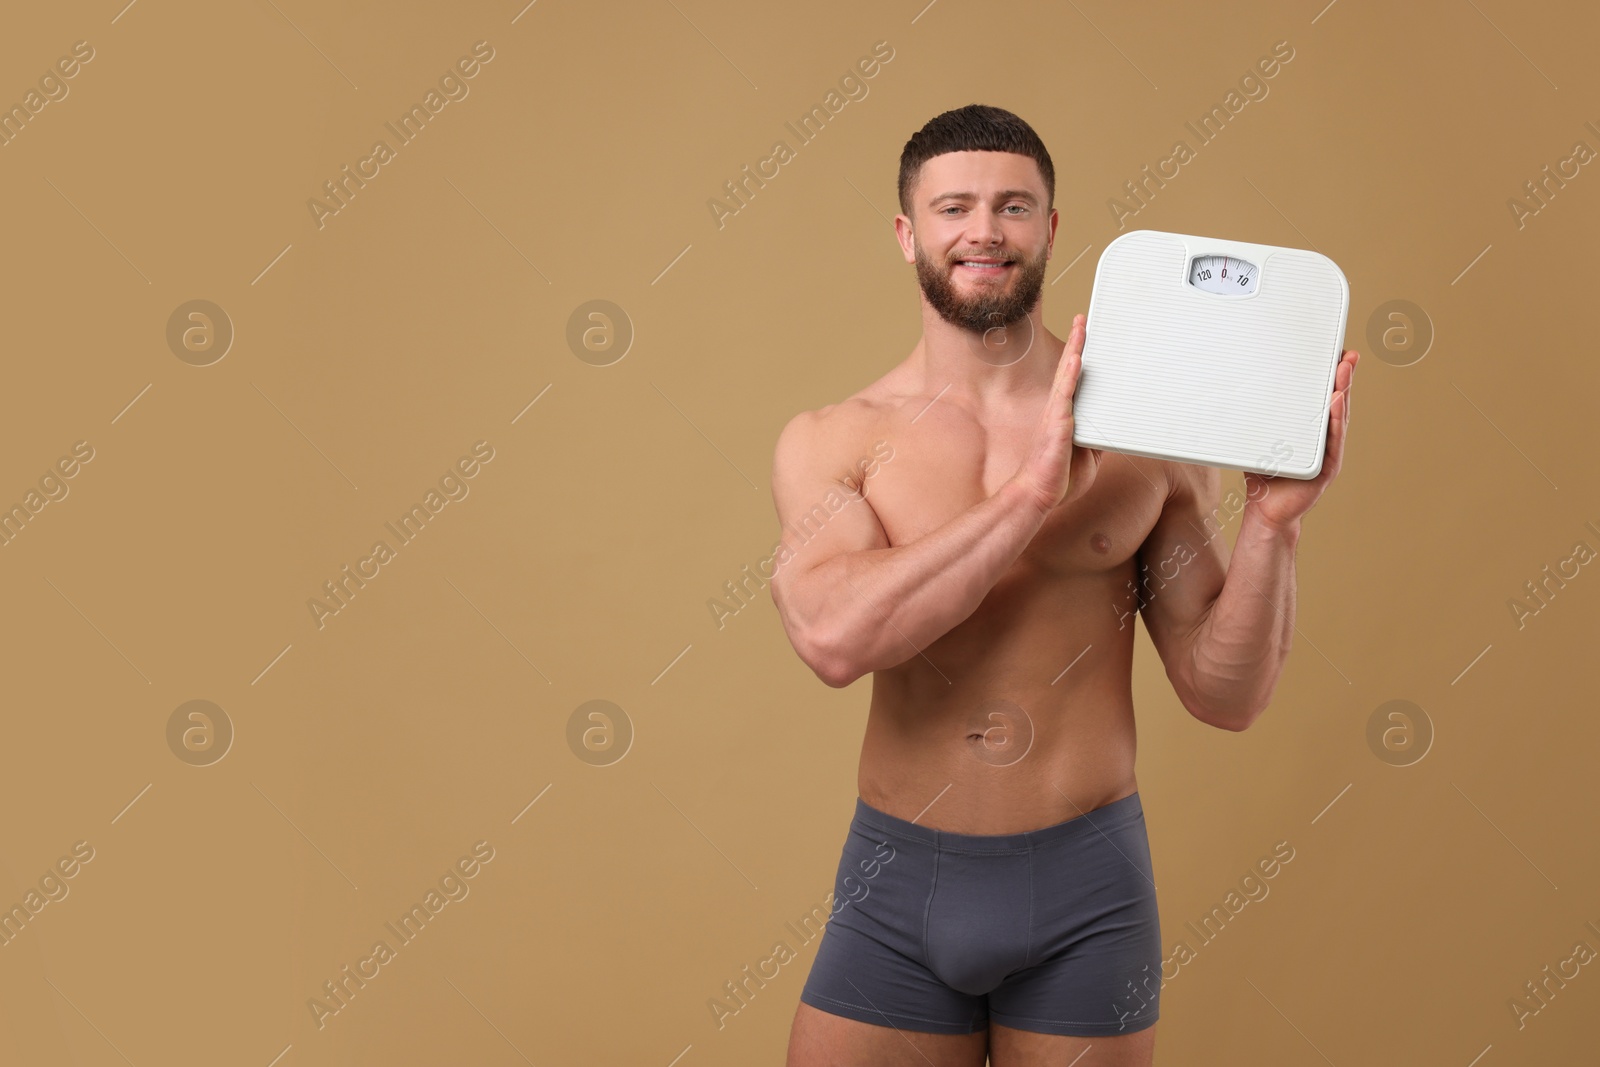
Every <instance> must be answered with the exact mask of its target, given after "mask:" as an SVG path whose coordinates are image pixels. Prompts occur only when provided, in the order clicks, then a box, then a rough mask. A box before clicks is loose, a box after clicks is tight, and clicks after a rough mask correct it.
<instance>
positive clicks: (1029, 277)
mask: <svg viewBox="0 0 1600 1067" xmlns="http://www.w3.org/2000/svg"><path fill="white" fill-rule="evenodd" d="M913 247H914V249H915V252H916V263H917V282H918V283H919V284H920V285H921V286H922V293H923V295H924V296H926V297H927V298H928V303H929V304H931V305H932V306H933V309H934V310H935V311H937V312H938V313H939V316H940V317H941V318H943V319H944V320H945V321H946V322H948V323H950V324H952V325H954V326H960V327H963V328H965V329H968V330H971V331H972V332H974V333H977V334H984V333H986V332H987V331H989V330H992V329H995V328H997V327H1005V326H1010V325H1011V324H1012V323H1014V322H1017V321H1018V320H1020V319H1021V318H1022V317H1023V316H1025V315H1027V314H1028V313H1029V312H1030V311H1032V310H1033V309H1034V308H1035V307H1037V306H1038V304H1039V294H1040V292H1041V291H1042V290H1043V289H1044V268H1045V263H1046V258H1045V257H1046V256H1047V255H1048V249H1040V251H1039V255H1038V258H1036V259H1033V260H1028V259H1023V258H1020V257H1019V258H1014V259H1012V260H1011V262H1014V263H1015V264H1016V266H1015V267H1012V268H1009V269H1011V270H1015V271H1016V272H1017V275H1018V276H1017V277H1016V278H1015V279H1014V280H1011V281H1008V282H1006V283H1005V285H1003V286H1000V285H994V284H990V283H980V285H979V286H978V291H977V293H976V294H975V295H973V296H964V295H963V294H962V293H960V292H959V291H958V290H957V289H956V287H955V284H954V283H953V282H952V281H951V280H950V275H951V274H952V273H953V272H954V271H955V270H956V263H957V262H958V261H959V257H958V258H957V259H952V260H950V261H948V262H947V263H945V264H943V265H942V266H941V265H939V264H935V263H934V262H933V260H931V259H929V258H928V257H927V256H926V255H925V254H924V253H923V251H922V245H921V244H914V246H913ZM1000 258H1005V255H1004V254H1000Z"/></svg>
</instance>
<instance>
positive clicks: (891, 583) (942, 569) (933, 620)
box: [807, 481, 1047, 685]
mask: <svg viewBox="0 0 1600 1067" xmlns="http://www.w3.org/2000/svg"><path fill="white" fill-rule="evenodd" d="M1046 514H1047V512H1046V511H1045V510H1044V509H1043V507H1042V506H1041V505H1040V504H1039V502H1038V500H1037V498H1036V497H1035V496H1034V495H1033V494H1031V493H1030V492H1028V491H1026V490H1024V489H1023V488H1022V487H1020V486H1019V485H1017V484H1016V483H1014V482H1011V481H1008V482H1006V483H1005V484H1004V485H1003V486H1001V488H1000V489H999V490H997V491H996V492H995V494H994V495H993V496H991V497H989V498H988V499H987V500H984V501H983V502H982V503H979V504H975V505H973V506H972V507H971V508H968V509H967V510H966V511H964V512H962V513H961V514H959V515H957V516H955V517H954V518H952V519H951V520H950V521H948V522H946V523H945V524H944V525H942V526H940V527H938V528H937V529H934V530H931V531H929V532H928V533H926V534H924V535H923V536H922V537H919V538H917V539H916V540H915V541H912V542H909V543H907V544H904V545H897V546H895V547H893V548H882V549H872V550H868V551H864V552H847V553H844V554H843V555H840V556H838V557H836V558H834V559H831V560H829V561H828V562H827V563H825V564H823V565H821V566H819V567H818V568H817V569H816V570H815V571H813V572H811V573H810V574H809V575H807V581H808V583H814V584H812V589H813V590H815V591H817V592H819V593H823V594H824V595H826V596H827V598H828V610H827V612H826V613H825V615H824V616H823V618H824V621H823V622H822V623H821V624H820V628H821V629H823V631H824V632H823V633H822V634H819V635H818V644H819V647H820V648H822V649H823V650H824V655H825V657H826V658H827V659H828V660H829V661H830V672H831V673H832V674H833V675H835V677H836V680H837V684H839V685H847V684H849V682H851V681H854V680H855V679H856V678H859V677H861V676H862V675H865V674H869V673H871V672H872V671H876V670H882V669H885V668H888V667H893V666H896V665H898V664H901V663H904V662H905V661H906V660H908V659H910V658H912V657H913V656H916V655H918V654H920V653H921V652H922V651H923V650H924V649H926V648H927V647H928V646H929V645H930V644H932V643H933V642H934V641H936V640H937V639H938V638H940V637H942V636H943V635H944V634H946V633H948V632H949V631H950V630H951V629H952V628H954V627H955V626H956V625H957V624H958V623H960V622H961V621H962V620H964V619H966V618H967V617H968V616H969V615H971V614H972V613H973V612H974V611H976V610H977V607H978V605H979V604H980V603H982V602H983V598H984V597H986V596H987V595H988V594H989V590H991V589H992V588H994V584H995V582H997V581H999V579H1000V576H1001V575H1002V574H1004V573H1005V571H1006V569H1007V568H1008V567H1010V566H1011V564H1012V563H1013V562H1014V561H1015V560H1016V558H1017V557H1018V556H1019V555H1021V554H1022V550H1023V549H1024V548H1026V547H1027V545H1028V542H1029V541H1031V540H1032V539H1033V535H1034V534H1035V533H1036V532H1037V531H1038V529H1039V527H1040V526H1041V525H1043V523H1044V519H1045V516H1046Z"/></svg>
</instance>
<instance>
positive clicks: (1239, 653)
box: [1189, 507, 1300, 730]
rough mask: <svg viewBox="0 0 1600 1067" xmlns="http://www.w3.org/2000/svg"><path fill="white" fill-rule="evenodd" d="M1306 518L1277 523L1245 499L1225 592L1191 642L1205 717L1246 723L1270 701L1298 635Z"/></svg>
mask: <svg viewBox="0 0 1600 1067" xmlns="http://www.w3.org/2000/svg"><path fill="white" fill-rule="evenodd" d="M1299 540H1300V522H1299V520H1298V519H1297V520H1295V522H1294V523H1293V524H1292V525H1290V526H1288V527H1277V526H1273V525H1272V524H1270V523H1268V522H1266V521H1264V520H1263V519H1261V518H1260V516H1259V514H1258V513H1257V512H1256V511H1255V509H1254V508H1250V507H1246V508H1245V511H1244V516H1243V518H1242V519H1241V522H1240V527H1239V537H1238V540H1237V541H1236V543H1235V544H1234V548H1233V555H1232V558H1231V560H1230V561H1229V564H1228V573H1227V578H1226V579H1225V580H1224V582H1223V586H1222V592H1221V593H1219V594H1218V596H1217V600H1216V603H1215V604H1213V605H1212V608H1211V610H1210V612H1209V613H1207V615H1206V618H1205V620H1204V622H1202V623H1201V625H1200V629H1199V631H1198V632H1197V633H1196V635H1195V639H1194V642H1193V644H1192V645H1191V646H1190V652H1191V655H1190V664H1189V666H1190V685H1191V689H1192V698H1193V699H1194V700H1195V701H1196V702H1197V703H1198V704H1199V705H1200V707H1201V708H1203V709H1204V711H1205V713H1206V714H1205V716H1204V719H1205V721H1207V722H1210V723H1211V724H1212V725H1214V726H1220V727H1222V728H1224V729H1230V730H1242V729H1244V728H1245V727H1246V726H1249V725H1250V723H1251V722H1253V721H1254V720H1255V718H1256V716H1258V715H1260V714H1261V712H1262V711H1263V710H1264V709H1265V708H1266V706H1267V703H1268V701H1269V700H1270V699H1271V697H1272V690H1273V688H1274V687H1275V686H1276V685H1277V683H1278V676H1279V674H1280V673H1281V672H1282V671H1283V663H1284V660H1285V659H1286V658H1287V657H1288V655H1289V647H1290V644H1291V642H1292V639H1293V636H1294V608H1295V603H1294V601H1295V581H1294V579H1295V575H1294V564H1295V559H1294V557H1295V548H1296V545H1297V544H1298V543H1299Z"/></svg>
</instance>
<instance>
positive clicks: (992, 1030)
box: [886, 1021, 1156, 1067]
mask: <svg viewBox="0 0 1600 1067" xmlns="http://www.w3.org/2000/svg"><path fill="white" fill-rule="evenodd" d="M1155 1052H1156V1028H1155V1027H1154V1026H1147V1027H1145V1028H1144V1029H1143V1030H1140V1031H1137V1032H1136V1033H1132V1034H1119V1035H1117V1036H1116V1037H1068V1036H1064V1035H1057V1034H1036V1033H1034V1032H1033V1031H1031V1030H1015V1029H1012V1028H1011V1027H1009V1026H1005V1025H1003V1024H1001V1023H997V1022H992V1021H991V1022H990V1023H989V1063H990V1067H1069V1065H1073V1064H1075V1065H1076V1067H1150V1065H1151V1064H1152V1063H1154V1062H1155ZM1085 1053H1087V1055H1085ZM1080 1057H1082V1058H1081V1059H1080ZM886 1062H887V1061H886ZM896 1062H898V1061H896Z"/></svg>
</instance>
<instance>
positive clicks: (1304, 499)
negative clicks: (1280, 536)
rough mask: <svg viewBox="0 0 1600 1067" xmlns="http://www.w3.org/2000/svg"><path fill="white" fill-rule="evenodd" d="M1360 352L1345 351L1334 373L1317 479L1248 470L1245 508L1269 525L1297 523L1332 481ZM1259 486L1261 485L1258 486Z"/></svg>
mask: <svg viewBox="0 0 1600 1067" xmlns="http://www.w3.org/2000/svg"><path fill="white" fill-rule="evenodd" d="M1360 358H1361V354H1360V353H1359V352H1355V351H1352V350H1348V349H1347V350H1346V351H1345V353H1344V354H1343V355H1342V356H1341V357H1340V358H1339V368H1338V370H1336V371H1334V375H1333V402H1332V405H1331V406H1330V408H1329V411H1328V446H1327V448H1326V449H1325V450H1324V452H1323V456H1322V470H1321V472H1319V473H1318V474H1317V476H1316V477H1315V478H1282V477H1271V476H1268V475H1264V474H1256V473H1254V472H1252V471H1246V472H1245V476H1244V482H1245V495H1246V497H1247V498H1248V501H1247V503H1246V504H1245V510H1246V511H1250V510H1254V511H1255V513H1256V517H1257V518H1259V519H1265V520H1266V522H1267V524H1268V525H1270V526H1274V527H1277V528H1280V529H1282V528H1287V527H1289V526H1292V525H1294V524H1295V523H1297V522H1298V521H1299V520H1300V518H1301V517H1302V516H1303V515H1305V513H1306V512H1308V511H1310V510H1311V508H1312V506H1313V505H1314V504H1316V502H1317V499H1318V498H1319V497H1321V496H1322V491H1323V490H1324V489H1326V488H1328V486H1329V485H1331V484H1333V480H1334V478H1336V477H1338V475H1339V467H1340V464H1341V463H1342V462H1343V460H1344V439H1345V434H1346V432H1347V431H1348V430H1349V428H1350V383H1351V381H1352V380H1353V379H1354V378H1355V373H1356V361H1357V360H1358V359H1360ZM1257 486H1260V488H1259V489H1258V488H1257Z"/></svg>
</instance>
